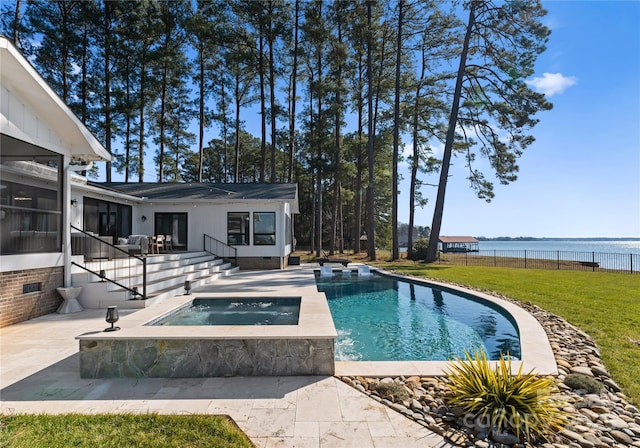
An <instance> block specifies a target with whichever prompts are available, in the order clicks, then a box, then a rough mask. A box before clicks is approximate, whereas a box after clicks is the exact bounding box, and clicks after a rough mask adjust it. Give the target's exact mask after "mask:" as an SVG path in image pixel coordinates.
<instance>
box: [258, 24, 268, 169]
mask: <svg viewBox="0 0 640 448" xmlns="http://www.w3.org/2000/svg"><path fill="white" fill-rule="evenodd" d="M263 31H264V30H263V29H262V21H260V36H259V39H258V41H259V45H258V51H259V52H260V54H259V55H258V75H259V77H260V117H261V120H260V121H261V124H260V133H261V138H260V182H264V179H265V171H266V169H267V167H266V165H267V111H266V109H267V106H266V98H265V93H264V48H263V47H264V32H263Z"/></svg>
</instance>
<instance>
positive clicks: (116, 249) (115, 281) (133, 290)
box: [71, 226, 147, 300]
mask: <svg viewBox="0 0 640 448" xmlns="http://www.w3.org/2000/svg"><path fill="white" fill-rule="evenodd" d="M71 229H73V230H75V231H77V232H79V233H81V234H83V235H84V236H85V237H88V238H93V240H95V241H96V242H97V243H98V244H99V245H100V246H99V247H100V248H101V249H100V251H99V253H100V254H102V246H103V245H104V246H105V247H106V248H107V251H113V253H114V254H115V253H122V254H125V255H126V256H123V257H120V258H115V259H117V260H120V261H122V260H129V261H128V264H129V269H131V262H132V261H138V262H140V263H142V292H140V291H139V290H138V287H137V286H131V285H130V286H125V285H124V284H122V283H121V282H120V281H118V279H117V278H110V277H109V276H107V273H106V271H105V270H102V269H100V272H95V271H93V270H91V269H89V268H87V267H86V266H83V265H81V264H78V263H76V262H74V261H72V262H71V264H73V265H75V266H78V267H79V268H82V269H84V270H85V271H87V272H90V273H91V274H93V275H96V276H97V277H100V279H101V280H105V281H108V282H110V283H113V284H115V285H118V286H119V287H121V288H123V289H126V290H127V291H129V292H130V293H131V294H132V295H133V298H134V299H136V298H137V296H140V299H141V300H145V299H146V298H147V259H146V257H144V256H137V255H134V254H130V253H129V252H128V251H126V250H123V249H121V248H119V247H117V246H116V245H115V244H111V243H109V242H107V241H104V240H102V239H100V238H99V237H97V236H95V235H92V234H90V233H88V232H86V231H84V230H82V229H79V228H77V227H75V226H71ZM82 252H83V253H81V254H79V255H83V256H85V257H86V256H87V254H86V250H83V251H82ZM100 260H102V259H100ZM129 277H131V275H130V276H129Z"/></svg>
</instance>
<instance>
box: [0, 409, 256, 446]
mask: <svg viewBox="0 0 640 448" xmlns="http://www.w3.org/2000/svg"><path fill="white" fill-rule="evenodd" d="M253 446H254V445H253V444H252V443H251V441H250V440H249V439H248V438H247V436H246V435H245V434H244V433H243V432H242V431H240V429H238V427H237V426H236V425H235V423H234V422H233V421H232V420H230V419H229V418H227V417H225V416H212V415H159V414H98V415H83V414H64V415H44V414H39V415H27V414H19V415H3V416H0V447H2V448H5V447H6V448H9V447H11V448H51V447H56V448H66V447H79V448H96V447H100V448H111V447H113V448H121V447H127V448H148V447H153V448H184V447H189V448H200V447H202V448H204V447H216V448H250V447H253Z"/></svg>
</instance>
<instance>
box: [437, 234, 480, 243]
mask: <svg viewBox="0 0 640 448" xmlns="http://www.w3.org/2000/svg"><path fill="white" fill-rule="evenodd" d="M439 240H440V242H441V243H477V242H478V240H477V239H475V238H474V237H472V236H441V237H440V238H439Z"/></svg>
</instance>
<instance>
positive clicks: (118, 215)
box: [71, 182, 298, 269]
mask: <svg viewBox="0 0 640 448" xmlns="http://www.w3.org/2000/svg"><path fill="white" fill-rule="evenodd" d="M72 200H73V201H75V202H74V204H76V206H75V207H73V213H72V218H71V224H72V225H73V226H75V227H77V228H81V229H84V230H85V231H91V232H93V233H95V234H97V235H101V236H111V237H112V239H113V241H114V242H115V241H117V240H118V239H120V238H126V237H127V236H128V235H130V234H133V235H146V236H149V237H153V236H156V235H169V236H171V239H172V250H173V251H201V250H205V249H206V250H208V251H210V252H213V253H216V254H217V255H221V256H225V257H227V256H228V255H229V254H228V252H225V253H224V254H223V253H217V252H218V251H221V250H222V251H228V248H227V247H226V246H230V247H231V248H233V251H234V262H235V263H236V264H237V265H238V266H239V267H240V268H242V269H283V268H285V267H286V266H287V264H288V256H289V254H290V253H291V252H292V251H293V215H294V214H297V213H298V187H297V185H296V184H259V183H246V184H213V183H206V182H204V183H191V184H185V183H175V182H174V183H124V182H112V183H97V182H86V183H85V184H84V185H82V184H76V183H74V184H73V189H72ZM205 235H207V237H206V238H205Z"/></svg>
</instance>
